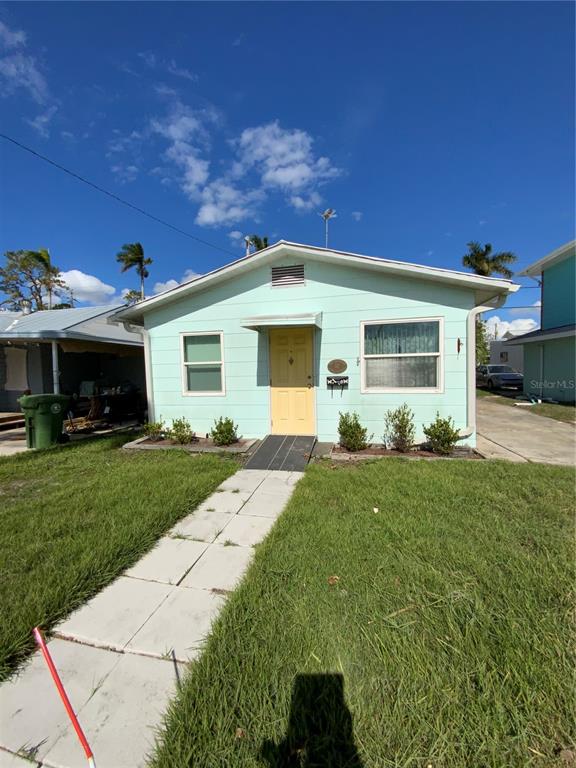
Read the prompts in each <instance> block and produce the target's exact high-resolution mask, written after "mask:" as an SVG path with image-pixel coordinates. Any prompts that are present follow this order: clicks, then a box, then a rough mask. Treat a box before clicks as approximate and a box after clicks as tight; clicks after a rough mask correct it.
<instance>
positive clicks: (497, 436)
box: [476, 397, 576, 466]
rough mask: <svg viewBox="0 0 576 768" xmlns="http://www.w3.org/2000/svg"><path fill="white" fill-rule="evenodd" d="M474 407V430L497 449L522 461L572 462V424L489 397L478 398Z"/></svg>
mask: <svg viewBox="0 0 576 768" xmlns="http://www.w3.org/2000/svg"><path fill="white" fill-rule="evenodd" d="M476 408H477V421H478V425H477V431H478V434H479V435H480V436H481V437H484V438H486V439H487V440H489V441H490V442H491V443H495V444H496V445H497V446H499V447H500V448H501V449H504V450H507V451H510V452H511V453H514V454H516V455H517V456H521V457H522V458H523V459H525V460H526V461H533V462H540V463H543V464H566V465H569V466H574V465H576V429H575V428H574V425H573V424H565V423H564V422H561V421H555V420H554V419H548V418H545V417H543V416H538V415H536V414H535V413H529V412H527V411H526V410H525V408H520V407H518V406H515V407H514V406H509V405H502V404H501V403H499V402H498V401H497V400H495V399H492V398H490V397H483V398H481V399H479V400H478V401H477V406H476ZM488 447H489V448H490V446H488ZM492 450H494V449H493V446H492ZM494 458H510V457H509V456H506V457H504V456H502V457H496V456H494Z"/></svg>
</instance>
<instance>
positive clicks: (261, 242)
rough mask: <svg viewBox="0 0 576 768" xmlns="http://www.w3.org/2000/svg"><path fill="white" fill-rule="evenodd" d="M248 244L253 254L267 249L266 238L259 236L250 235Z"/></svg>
mask: <svg viewBox="0 0 576 768" xmlns="http://www.w3.org/2000/svg"><path fill="white" fill-rule="evenodd" d="M249 240H250V244H251V245H253V246H254V252H255V253H257V252H258V251H263V250H264V248H268V236H267V235H265V236H264V237H260V236H259V235H250V238H249Z"/></svg>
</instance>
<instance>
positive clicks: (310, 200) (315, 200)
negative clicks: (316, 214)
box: [290, 192, 322, 212]
mask: <svg viewBox="0 0 576 768" xmlns="http://www.w3.org/2000/svg"><path fill="white" fill-rule="evenodd" d="M321 202H322V198H321V197H320V195H319V194H318V192H310V194H308V195H306V196H303V195H291V196H290V205H291V206H292V207H293V208H295V209H296V210H297V211H301V212H305V211H311V210H312V209H314V208H317V207H318V206H319V205H320V203H321Z"/></svg>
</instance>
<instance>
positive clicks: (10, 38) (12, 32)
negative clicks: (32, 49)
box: [0, 21, 26, 49]
mask: <svg viewBox="0 0 576 768" xmlns="http://www.w3.org/2000/svg"><path fill="white" fill-rule="evenodd" d="M0 45H1V46H2V48H6V49H10V48H18V46H20V45H26V32H24V31H22V30H21V29H10V28H9V27H7V26H6V24H4V22H3V21H0Z"/></svg>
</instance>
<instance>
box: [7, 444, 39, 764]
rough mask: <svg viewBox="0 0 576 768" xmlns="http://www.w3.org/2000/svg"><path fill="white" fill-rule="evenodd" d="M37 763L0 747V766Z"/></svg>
mask: <svg viewBox="0 0 576 768" xmlns="http://www.w3.org/2000/svg"><path fill="white" fill-rule="evenodd" d="M0 455H1V454H0ZM38 765H39V763H38V762H36V760H27V759H26V758H24V757H19V756H18V755H15V754H13V753H12V752H5V751H4V750H3V749H0V768H37V766H38Z"/></svg>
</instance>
